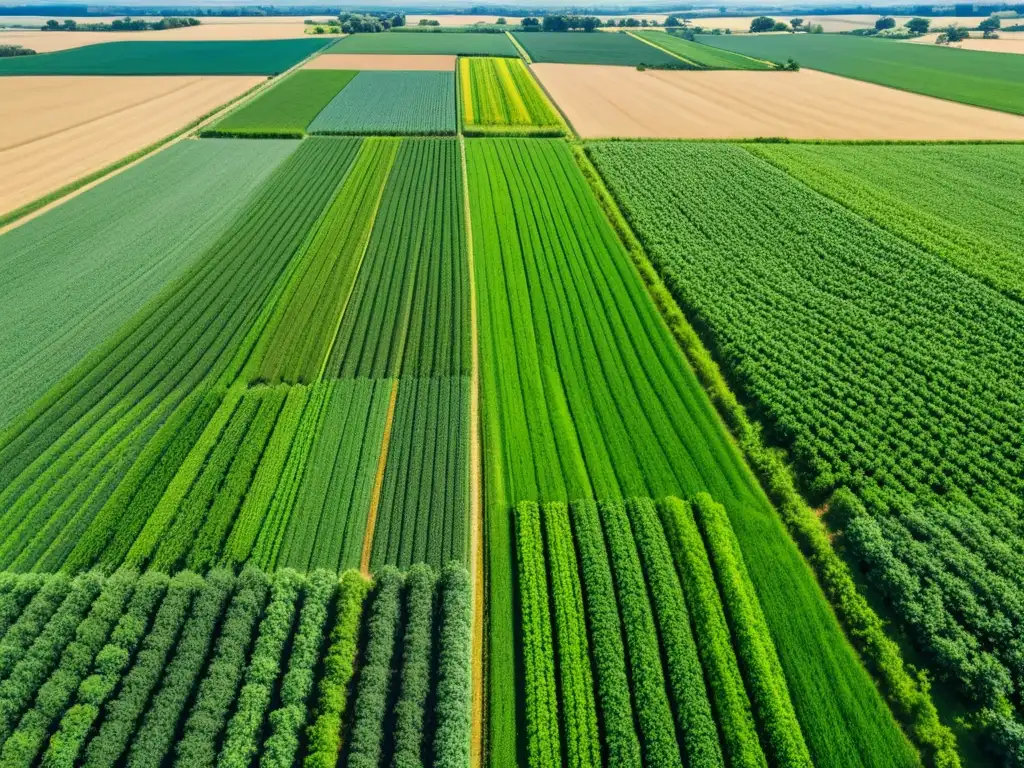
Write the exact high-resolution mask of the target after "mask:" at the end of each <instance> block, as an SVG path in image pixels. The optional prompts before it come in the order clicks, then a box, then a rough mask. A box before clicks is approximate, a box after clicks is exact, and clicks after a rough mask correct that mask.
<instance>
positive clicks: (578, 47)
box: [515, 32, 687, 69]
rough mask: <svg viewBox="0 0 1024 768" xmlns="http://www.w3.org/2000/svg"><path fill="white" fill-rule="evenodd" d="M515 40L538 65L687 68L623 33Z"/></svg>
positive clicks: (520, 35)
mask: <svg viewBox="0 0 1024 768" xmlns="http://www.w3.org/2000/svg"><path fill="white" fill-rule="evenodd" d="M515 38H516V41H517V42H518V43H519V44H520V45H521V46H523V49H524V50H525V51H526V52H527V53H528V54H529V56H530V59H531V61H536V62H538V63H545V62H548V63H554V64H614V65H617V66H621V67H636V66H639V65H641V64H643V65H645V66H648V67H674V68H676V69H684V68H687V64H686V63H685V62H683V61H681V60H680V59H678V58H676V57H675V56H671V55H669V54H667V53H665V52H664V51H660V50H658V49H657V48H655V47H654V46H653V45H648V44H647V43H645V42H643V41H642V40H638V39H637V38H635V37H632V36H630V35H627V34H626V33H625V32H619V33H614V32H612V33H591V34H587V33H586V32H516V33H515Z"/></svg>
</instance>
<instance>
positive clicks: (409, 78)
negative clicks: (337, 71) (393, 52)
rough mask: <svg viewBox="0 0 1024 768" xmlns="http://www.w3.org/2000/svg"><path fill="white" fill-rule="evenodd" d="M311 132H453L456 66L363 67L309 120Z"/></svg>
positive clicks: (390, 133) (389, 133)
mask: <svg viewBox="0 0 1024 768" xmlns="http://www.w3.org/2000/svg"><path fill="white" fill-rule="evenodd" d="M308 130H309V132H310V133H323V134H357V135H358V134H361V135H364V136H365V135H391V136H394V135H403V134H405V135H410V134H413V135H415V134H425V135H441V134H454V133H455V131H456V125H455V73H454V72H360V73H359V74H358V75H357V76H356V77H355V78H354V79H353V80H352V82H351V83H349V85H348V86H346V88H345V90H343V91H342V92H341V93H339V94H338V95H337V96H335V97H334V99H332V100H331V101H330V103H328V104H327V106H325V107H324V108H323V110H322V111H321V112H320V114H318V115H317V116H316V119H315V120H313V122H312V123H310V125H309V129H308Z"/></svg>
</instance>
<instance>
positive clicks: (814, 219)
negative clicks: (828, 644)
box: [588, 142, 1024, 754]
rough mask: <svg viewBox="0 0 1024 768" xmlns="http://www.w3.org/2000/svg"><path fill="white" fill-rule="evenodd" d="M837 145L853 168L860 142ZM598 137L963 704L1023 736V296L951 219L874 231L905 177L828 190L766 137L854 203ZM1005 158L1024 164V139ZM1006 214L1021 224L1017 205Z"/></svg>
mask: <svg viewBox="0 0 1024 768" xmlns="http://www.w3.org/2000/svg"><path fill="white" fill-rule="evenodd" d="M866 150H867V148H863V149H862V150H860V151H862V152H863V151H866ZM906 150H907V151H908V152H914V151H915V150H916V148H913V147H907V148H906ZM830 151H831V148H827V149H826V148H822V152H823V153H824V154H825V155H826V159H825V160H824V161H823V164H822V165H823V167H824V168H826V169H827V168H828V166H829V165H831V164H832V163H831V162H830V161H829V160H828V159H827V156H828V154H829V152H830ZM879 151H880V152H882V153H884V152H886V151H888V150H887V149H880V150H879ZM929 151H935V150H929V149H924V150H923V152H922V155H921V156H920V157H919V158H917V160H916V162H917V163H918V164H919V165H923V164H925V159H926V158H927V157H928V155H927V153H928V152H929ZM972 151H976V152H978V153H979V162H981V163H984V162H985V161H986V156H987V154H988V153H989V152H990V151H991V150H990V149H989V148H986V147H980V148H971V147H964V148H962V149H958V150H956V151H955V152H954V153H953V156H954V157H956V156H957V154H958V153H961V162H962V153H969V152H972ZM836 152H837V154H836V157H837V158H838V159H837V161H836V164H840V163H841V162H842V158H843V157H844V153H846V149H845V148H836ZM588 153H589V154H590V156H591V157H592V158H593V159H594V161H595V162H596V164H597V166H598V168H599V169H600V171H601V173H602V174H603V176H604V178H605V179H606V180H607V182H608V184H609V185H610V187H611V190H612V192H613V193H614V194H615V196H616V197H617V199H618V200H619V201H620V202H621V204H622V205H623V207H624V210H625V213H626V215H627V216H628V217H629V220H630V221H631V223H632V224H633V226H634V227H635V229H636V232H637V234H638V236H639V237H640V238H641V240H642V242H643V243H644V245H645V248H646V250H647V252H648V253H649V254H650V255H651V258H652V259H653V260H654V262H655V264H656V265H657V266H658V268H659V270H660V271H661V273H662V274H663V275H664V277H665V280H666V283H667V284H668V286H669V288H670V289H671V290H672V292H673V293H674V294H675V296H676V297H677V298H678V300H679V302H680V305H681V306H682V307H683V308H684V309H685V311H686V312H687V314H688V315H689V316H691V317H692V318H693V319H694V321H695V322H696V323H697V325H698V327H700V328H702V329H705V330H706V338H707V341H708V343H709V345H710V346H711V347H712V349H714V350H716V351H717V354H718V355H719V356H720V359H721V360H723V361H724V368H725V373H726V375H727V376H728V377H729V378H730V379H731V381H732V382H733V383H734V385H735V386H736V388H737V391H739V392H740V393H742V396H743V398H744V400H745V401H747V402H749V403H750V404H751V406H752V407H753V408H755V409H756V411H757V412H758V413H759V414H762V415H763V418H764V422H765V426H766V428H767V429H768V430H769V435H770V436H771V439H772V440H774V441H777V442H778V443H779V444H781V445H783V446H785V447H786V448H787V449H788V450H789V451H790V455H791V458H792V460H793V462H794V464H795V468H796V470H797V473H798V477H799V480H800V481H801V485H802V487H803V488H804V489H805V491H806V492H807V494H808V496H809V498H810V499H811V500H812V501H813V502H814V503H815V504H825V505H826V506H827V507H830V508H831V513H830V514H831V517H832V518H834V525H835V526H836V527H838V528H839V529H840V530H842V531H843V534H844V535H843V545H844V547H845V548H846V550H847V551H848V553H849V555H850V557H851V558H852V559H853V560H854V561H855V562H856V563H858V564H861V565H862V566H863V568H864V570H865V577H866V578H867V579H868V580H869V581H870V582H871V583H872V584H874V585H875V586H876V587H877V588H878V589H879V590H880V593H881V594H882V595H884V599H885V600H886V602H887V603H888V604H889V605H891V606H892V607H893V609H894V610H893V618H894V620H895V621H897V622H898V623H899V625H900V627H901V629H902V630H903V631H905V632H906V633H907V634H908V635H909V636H910V637H911V638H913V640H914V642H915V645H916V646H917V647H918V648H919V649H920V652H921V654H922V656H923V658H924V659H925V661H926V662H927V664H928V666H929V668H930V670H931V671H932V673H933V674H934V675H935V676H936V677H937V678H938V679H940V680H942V681H944V682H945V683H947V684H948V685H950V686H951V687H953V688H954V689H955V690H956V691H957V692H958V694H959V695H960V696H961V697H962V699H963V700H964V701H965V702H967V703H968V704H969V706H970V709H971V711H972V712H974V713H975V716H976V718H977V721H978V727H979V728H980V729H981V730H982V736H981V737H980V738H982V739H983V741H984V742H985V744H986V745H987V746H988V747H990V748H992V749H994V750H995V751H996V752H999V751H1002V752H1003V753H1004V754H1005V753H1013V750H1014V749H1019V744H1020V741H1019V740H1017V741H1015V739H1018V736H1016V735H1015V734H1017V733H1019V729H1020V723H1021V720H1022V718H1021V714H1020V712H1019V711H1018V710H1016V709H1015V707H1016V705H1015V702H1016V694H1015V693H1014V691H1015V690H1016V689H1017V688H1018V686H1019V684H1020V681H1021V678H1020V671H1019V664H1018V661H1019V659H1018V658H1017V655H1016V654H1017V650H1016V649H1017V644H1018V641H1019V633H1018V632H1016V631H1015V630H1014V629H1012V628H1013V627H1019V626H1020V623H1021V618H1022V616H1021V613H1020V610H1019V606H1018V604H1017V603H1018V601H1017V600H1016V597H1015V595H1016V594H1017V593H1018V592H1019V590H1020V588H1021V586H1022V583H1021V580H1020V573H1021V558H1020V552H1021V551H1022V547H1021V544H1020V541H1019V534H1020V532H1019V527H1018V522H1017V521H1019V519H1020V515H1021V512H1022V510H1021V507H1020V499H1021V498H1022V492H1024V487H1022V485H1021V478H1020V473H1019V472H1018V471H1017V470H1018V468H1019V467H1020V463H1021V440H1020V430H1019V425H1020V421H1021V416H1022V409H1024V390H1022V388H1021V386H1020V382H1021V381H1022V371H1021V370H1020V365H1021V363H1020V356H1019V355H1018V354H1017V353H1016V350H1017V349H1019V348H1020V345H1021V344H1022V343H1024V309H1022V307H1021V303H1020V300H1019V298H1011V297H1009V296H1006V295H1004V294H1003V293H1000V292H999V291H997V290H996V289H994V288H993V287H990V286H989V285H988V284H987V283H988V280H983V279H979V278H978V277H975V274H977V273H978V271H979V269H986V268H988V265H987V264H984V259H983V257H982V256H981V255H980V253H979V252H975V253H974V254H972V255H973V259H971V258H968V257H967V256H966V255H965V254H966V251H960V252H959V253H958V252H957V251H956V250H955V249H948V250H947V249H945V248H943V247H942V246H941V245H940V246H939V247H938V248H936V246H935V243H936V242H940V241H939V239H938V238H941V237H943V236H947V237H948V236H949V235H948V233H951V232H955V230H954V229H953V227H954V225H955V222H956V218H955V217H951V220H950V222H949V223H948V224H947V225H946V226H945V227H943V228H940V229H938V230H937V231H936V233H935V235H934V237H933V238H932V239H930V240H927V241H925V240H924V239H923V233H928V234H931V233H929V232H928V227H929V220H930V219H929V217H928V216H927V215H926V216H923V217H921V219H920V220H919V221H917V222H915V223H912V224H909V225H907V226H901V225H889V226H886V225H885V224H884V220H882V226H876V225H875V224H872V223H870V222H869V221H868V219H867V218H864V217H862V216H861V215H858V213H855V211H858V206H870V205H872V204H874V205H876V206H877V207H875V208H871V207H866V208H864V207H862V208H861V210H863V211H864V212H865V213H866V214H867V215H868V216H871V217H875V218H877V217H878V216H879V215H880V213H879V212H880V211H882V210H885V212H886V213H887V214H890V215H892V214H896V213H897V211H898V212H899V213H900V214H902V215H904V216H913V215H915V212H914V210H913V209H912V208H911V207H910V206H909V205H908V204H907V202H906V201H907V199H908V198H907V193H906V192H903V193H901V192H900V191H899V189H900V187H899V186H898V185H897V184H891V186H892V187H893V189H894V190H895V191H894V193H892V194H891V196H890V197H889V198H888V199H891V200H892V201H894V203H893V204H894V205H899V203H900V200H901V194H902V201H903V207H902V208H895V207H890V204H889V202H887V201H885V202H883V200H881V199H879V200H872V199H871V195H872V187H871V186H869V185H868V183H867V182H865V183H864V184H863V185H862V186H861V187H859V188H856V187H851V188H850V191H849V192H847V191H846V190H842V188H840V189H841V191H840V192H838V193H837V192H831V191H830V188H829V187H826V186H824V184H823V182H822V177H823V176H825V175H826V174H827V171H825V172H822V173H818V172H817V171H815V172H802V171H801V167H802V166H801V164H800V163H799V162H798V161H797V162H793V163H788V162H787V160H786V158H787V153H785V152H779V153H778V154H776V153H774V152H771V151H769V152H766V153H764V156H766V157H778V158H780V161H779V165H782V166H784V167H786V166H790V167H793V168H794V172H796V173H797V174H798V175H800V174H801V173H804V175H807V177H808V178H809V180H810V181H811V182H812V183H813V184H814V185H815V186H819V187H821V188H822V189H823V190H826V192H827V193H829V192H830V193H831V194H832V195H837V196H838V198H839V199H840V200H841V201H844V202H845V200H846V199H849V200H850V201H851V205H852V206H853V208H854V210H853V211H851V210H850V209H848V208H846V207H844V206H843V205H841V204H840V203H839V202H836V200H835V199H832V198H831V197H827V196H825V195H823V194H820V193H819V192H817V191H815V189H814V188H812V187H811V186H806V185H805V184H803V183H801V182H800V181H798V180H797V179H795V178H793V177H792V176H789V175H788V174H787V173H785V172H784V171H782V170H780V168H779V167H777V166H776V165H775V164H773V163H772V162H769V161H766V160H765V159H762V156H761V150H760V148H753V149H752V150H747V149H744V148H743V147H740V146H735V145H726V144H714V145H712V144H686V143H678V142H676V143H638V142H608V143H595V144H591V145H589V146H588ZM800 155H801V150H800V149H797V150H795V151H794V152H793V154H792V156H793V157H794V158H799V157H800ZM1015 161H1016V162H1017V164H1018V165H1017V166H1014V162H1015ZM996 162H998V163H999V164H1000V165H1001V166H1002V167H1004V168H1007V169H1013V168H1014V167H1017V170H1016V172H1015V173H1016V174H1017V175H1018V176H1019V174H1020V170H1021V169H1020V167H1019V162H1020V160H1019V153H1008V154H1007V155H1006V156H1005V157H1003V156H999V159H998V161H996ZM889 174H892V176H889ZM887 177H889V178H892V179H895V178H900V179H901V181H903V179H902V177H901V176H900V174H899V171H898V169H895V168H890V169H888V170H887V171H884V172H881V173H879V174H878V177H877V179H876V178H875V177H874V176H872V177H871V183H873V184H878V185H879V186H883V188H884V185H885V179H886V178H887ZM855 178H856V177H855ZM910 183H911V184H912V182H910ZM949 184H950V185H951V186H952V187H954V188H955V187H957V186H958V183H957V182H953V181H952V180H951V181H950V182H949ZM977 184H978V182H977V181H975V182H973V183H972V182H971V176H970V174H965V181H964V184H963V187H964V189H965V194H964V195H963V196H962V198H958V203H959V202H963V204H964V205H965V206H966V207H967V208H968V209H970V208H971V207H972V206H975V207H977V206H980V205H981V203H972V201H971V197H970V190H971V189H972V186H973V188H974V189H977V188H978V187H977ZM935 186H936V188H938V185H935ZM832 189H834V187H833V188H832ZM858 189H859V191H861V192H862V193H863V195H862V197H861V198H858V197H857V195H856V193H857V191H858ZM669 190H671V192H669ZM975 194H983V193H977V192H976V193H975ZM862 199H863V200H867V202H865V203H861V202H860V200H862ZM938 199H939V200H940V201H941V196H940V197H939V198H938ZM984 199H985V202H989V201H991V202H992V203H997V201H998V197H993V198H987V197H986V198H984ZM938 204H939V205H942V203H941V202H940V203H938ZM946 205H952V204H950V203H947V204H946ZM926 206H927V204H924V203H922V207H926ZM963 215H966V214H963ZM998 215H999V216H1000V217H1002V218H1005V220H1006V221H1007V222H1009V223H1010V226H1011V228H1012V227H1013V226H1014V225H1015V217H1014V215H1013V213H1012V209H1011V210H1000V211H999V214H998ZM883 227H884V228H883ZM740 231H742V232H743V233H744V235H743V236H742V237H740V236H738V235H737V234H736V233H737V232H740ZM1010 231H1012V229H1011V230H1010ZM904 233H906V235H907V237H906V239H904V236H903V235H904ZM917 241H920V242H921V243H922V244H921V245H919V244H918V242H917ZM997 245H999V243H998V242H997ZM937 250H939V251H943V253H944V255H939V253H937ZM978 265H982V266H980V267H979V266H978ZM989 279H991V278H989ZM839 297H841V299H842V300H841V301H837V298H839ZM964 600H968V601H969V602H968V603H964V602H963V601H964ZM1015 744H1016V745H1017V746H1014V745H1015Z"/></svg>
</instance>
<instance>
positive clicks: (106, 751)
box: [44, 571, 225, 768]
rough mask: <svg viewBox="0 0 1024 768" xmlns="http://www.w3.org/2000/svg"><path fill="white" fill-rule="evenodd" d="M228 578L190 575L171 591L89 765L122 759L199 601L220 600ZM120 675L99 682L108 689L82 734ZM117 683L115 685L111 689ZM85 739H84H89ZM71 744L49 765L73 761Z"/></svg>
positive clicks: (87, 713)
mask: <svg viewBox="0 0 1024 768" xmlns="http://www.w3.org/2000/svg"><path fill="white" fill-rule="evenodd" d="M222 580H223V579H222V578H221V577H220V576H218V578H216V579H214V580H211V581H210V582H206V581H204V580H203V579H201V578H200V577H198V576H196V575H195V574H193V573H190V572H188V571H185V572H184V573H182V574H179V575H178V576H176V577H175V578H174V579H173V580H172V581H171V583H170V585H169V586H168V589H167V596H166V597H165V598H164V601H163V603H161V605H160V609H159V610H158V611H157V614H156V618H155V619H154V620H153V628H152V629H151V630H150V632H149V634H148V635H147V636H146V639H145V640H144V641H143V643H142V647H141V648H140V649H139V652H138V654H137V655H136V657H135V662H134V664H133V665H132V667H131V669H130V671H129V672H128V673H127V674H126V675H125V676H124V678H123V680H122V681H121V684H120V689H119V690H118V693H117V697H116V698H114V699H112V700H111V701H110V702H109V703H107V705H106V708H105V710H104V711H103V722H102V723H101V725H100V728H99V731H98V732H97V733H96V735H95V737H94V738H93V739H92V741H90V742H89V745H88V747H87V748H86V753H85V762H86V763H87V764H88V765H89V766H90V767H92V768H112V766H114V765H117V764H118V763H119V761H120V760H121V759H122V755H124V751H125V750H126V749H127V747H128V743H129V741H130V740H131V738H132V735H133V734H134V733H135V729H136V725H137V723H138V721H139V718H141V717H142V715H143V713H144V712H145V710H146V706H147V705H148V704H149V702H150V700H151V698H152V697H153V693H154V690H155V689H156V687H157V684H158V683H159V682H160V678H161V675H162V674H163V671H164V667H165V665H166V663H167V658H168V656H169V654H170V653H171V649H172V647H173V646H174V644H175V643H176V642H177V641H178V639H179V636H180V635H181V630H182V627H183V626H185V623H186V620H187V618H188V614H189V611H190V609H191V608H192V604H193V598H196V601H195V602H196V603H199V602H200V601H203V602H206V603H209V602H210V601H211V600H214V601H216V600H218V599H220V597H221V596H222V594H223V592H224V591H225V585H223V584H222V583H221V582H222ZM198 609H199V606H198V605H197V610H198ZM182 639H184V638H182ZM115 672H116V669H111V670H109V675H110V676H109V677H108V676H107V675H103V677H102V679H101V680H99V681H97V682H98V684H99V685H98V686H97V687H98V688H99V687H100V686H102V689H101V694H102V695H97V696H96V697H95V698H94V700H92V701H90V702H89V704H88V705H87V709H85V710H84V711H83V713H82V719H81V720H80V721H78V722H77V723H75V726H76V730H77V731H78V732H79V733H81V731H82V730H84V726H85V725H86V722H87V721H89V720H90V719H91V720H92V721H93V722H95V720H96V719H97V718H98V717H99V708H100V706H101V704H102V699H103V698H106V697H109V696H111V695H112V693H113V690H114V685H116V684H117V681H116V680H112V679H111V678H112V677H113V674H114V673H115ZM111 682H113V684H114V685H109V683H111ZM81 738H84V735H83V736H82V737H81ZM69 746H70V747H71V748H70V749H67V750H61V751H60V752H57V751H54V750H50V751H49V752H48V753H47V756H46V758H45V759H44V762H49V761H50V760H52V761H53V764H54V765H57V764H66V763H67V762H68V761H73V760H74V756H73V754H72V752H73V751H74V742H72V744H71V745H69Z"/></svg>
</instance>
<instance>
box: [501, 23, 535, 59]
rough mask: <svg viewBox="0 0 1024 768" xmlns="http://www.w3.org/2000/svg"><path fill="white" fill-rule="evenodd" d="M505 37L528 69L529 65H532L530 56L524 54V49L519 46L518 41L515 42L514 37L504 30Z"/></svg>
mask: <svg viewBox="0 0 1024 768" xmlns="http://www.w3.org/2000/svg"><path fill="white" fill-rule="evenodd" d="M505 36H506V37H508V39H509V40H511V41H512V45H514V46H515V48H516V50H517V51H519V56H520V57H521V58H522V60H523V61H525V62H526V66H527V67H529V66H530V65H531V64H533V59H531V58H530V54H528V53H527V52H526V49H525V48H523V46H521V45H520V44H519V41H518V40H516V38H515V35H513V34H512V33H511V32H509V31H508V30H507V29H506V30H505Z"/></svg>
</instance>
